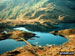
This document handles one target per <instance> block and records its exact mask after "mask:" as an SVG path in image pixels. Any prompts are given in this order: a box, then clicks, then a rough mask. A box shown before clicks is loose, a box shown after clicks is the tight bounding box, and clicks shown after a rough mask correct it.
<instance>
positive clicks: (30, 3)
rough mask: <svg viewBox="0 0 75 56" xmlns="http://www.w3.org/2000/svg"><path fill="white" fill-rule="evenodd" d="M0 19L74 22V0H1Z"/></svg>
mask: <svg viewBox="0 0 75 56" xmlns="http://www.w3.org/2000/svg"><path fill="white" fill-rule="evenodd" d="M0 19H39V20H40V19H46V20H47V19H50V20H52V21H55V20H57V21H61V22H75V1H74V0H65V1H63V0H2V1H0Z"/></svg>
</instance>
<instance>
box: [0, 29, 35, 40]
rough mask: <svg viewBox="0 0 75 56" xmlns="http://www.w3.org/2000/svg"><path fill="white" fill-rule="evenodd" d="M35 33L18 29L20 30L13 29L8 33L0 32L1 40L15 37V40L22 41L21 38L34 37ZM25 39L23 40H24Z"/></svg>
mask: <svg viewBox="0 0 75 56" xmlns="http://www.w3.org/2000/svg"><path fill="white" fill-rule="evenodd" d="M34 36H35V34H34V33H30V32H25V31H18V30H15V31H14V30H12V31H10V32H7V33H5V32H4V33H0V40H4V39H15V40H19V41H21V40H22V39H21V38H24V39H26V40H28V39H29V38H32V37H34ZM22 41H23V40H22Z"/></svg>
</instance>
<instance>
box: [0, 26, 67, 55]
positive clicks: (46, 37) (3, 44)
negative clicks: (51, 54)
mask: <svg viewBox="0 0 75 56" xmlns="http://www.w3.org/2000/svg"><path fill="white" fill-rule="evenodd" d="M14 29H15V30H23V31H27V32H32V33H35V34H36V36H39V38H36V37H33V38H32V40H31V39H29V40H27V41H28V42H29V43H31V44H33V45H41V46H45V45H47V44H50V45H61V44H63V43H64V42H67V41H68V40H67V39H66V38H64V37H61V36H59V35H53V34H50V33H44V32H33V31H29V30H27V29H26V28H23V27H19V28H14ZM25 45H26V44H25V42H23V41H16V40H13V39H6V40H2V41H0V54H2V53H4V52H7V51H11V50H13V49H16V48H18V47H21V46H25Z"/></svg>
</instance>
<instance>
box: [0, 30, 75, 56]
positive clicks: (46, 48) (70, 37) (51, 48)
mask: <svg viewBox="0 0 75 56" xmlns="http://www.w3.org/2000/svg"><path fill="white" fill-rule="evenodd" d="M63 31H64V30H63ZM73 36H75V35H68V40H69V41H68V42H66V43H64V44H62V45H61V46H55V45H54V46H52V45H48V46H43V47H41V46H33V48H32V49H30V47H29V46H25V47H20V48H22V49H20V48H17V49H15V51H18V52H19V51H20V50H22V51H23V52H20V53H19V54H17V55H14V54H12V55H14V56H19V55H21V56H23V55H25V54H24V50H23V49H24V48H26V51H27V54H26V55H30V54H31V56H35V55H36V54H37V55H38V56H40V55H44V54H45V55H46V56H47V55H50V56H51V55H53V56H54V55H56V56H58V55H59V54H58V53H59V51H74V50H75V46H74V43H75V41H74V40H75V38H74V37H73ZM65 38H66V37H65ZM73 38H74V39H73ZM73 42H74V43H73ZM70 44H71V45H70ZM35 48H37V50H36V52H34V53H31V52H30V51H28V50H31V51H32V50H33V49H34V50H33V51H35ZM40 48H42V49H40ZM39 49H40V51H41V52H42V53H40V51H39ZM43 49H44V50H43ZM15 51H14V50H13V51H9V52H7V53H4V54H2V55H1V56H5V55H9V54H10V55H11V53H12V52H15ZM53 51H54V52H55V53H53ZM47 53H50V54H47ZM74 55H75V54H74Z"/></svg>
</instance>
